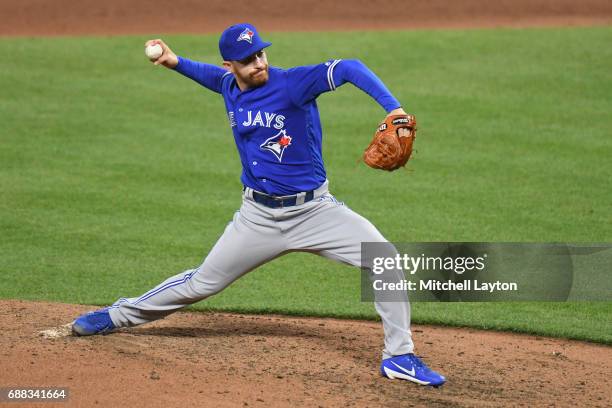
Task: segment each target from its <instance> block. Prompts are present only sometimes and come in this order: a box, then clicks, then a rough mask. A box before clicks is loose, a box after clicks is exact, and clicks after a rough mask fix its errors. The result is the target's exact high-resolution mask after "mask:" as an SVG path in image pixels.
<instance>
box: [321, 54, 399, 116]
mask: <svg viewBox="0 0 612 408" xmlns="http://www.w3.org/2000/svg"><path fill="white" fill-rule="evenodd" d="M329 77H330V80H331V84H330V85H331V87H332V88H333V89H332V90H335V89H336V88H337V87H339V86H341V85H342V84H344V83H346V82H350V83H351V84H353V85H355V86H356V87H357V88H359V89H361V90H362V91H364V92H365V93H367V94H368V95H370V96H371V97H372V98H373V99H374V100H376V102H378V104H379V105H380V106H382V107H383V108H384V109H385V110H386V111H387V112H391V111H392V110H393V109H397V108H399V107H400V106H402V105H401V104H400V103H399V101H398V100H397V99H396V98H395V97H394V96H393V95H392V94H391V92H390V91H389V89H387V87H386V86H385V84H383V82H382V81H381V80H380V78H378V77H377V76H376V74H374V72H372V71H371V70H370V69H369V68H368V67H367V66H365V64H364V63H362V62H361V61H359V60H340V61H339V62H338V63H337V64H336V65H335V66H334V67H333V70H332V72H331V73H330V74H329Z"/></svg>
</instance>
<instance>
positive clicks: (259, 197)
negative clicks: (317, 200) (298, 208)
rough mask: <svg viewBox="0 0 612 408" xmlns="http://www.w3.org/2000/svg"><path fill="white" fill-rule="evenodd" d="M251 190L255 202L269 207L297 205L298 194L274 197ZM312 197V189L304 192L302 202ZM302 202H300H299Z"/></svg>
mask: <svg viewBox="0 0 612 408" xmlns="http://www.w3.org/2000/svg"><path fill="white" fill-rule="evenodd" d="M252 191H253V200H255V202H256V203H259V204H262V205H265V206H266V207H270V208H283V207H292V206H294V205H297V199H298V196H299V195H300V194H296V195H291V196H282V197H276V196H271V195H268V194H263V193H259V192H257V191H255V190H252ZM313 198H314V190H312V191H308V192H306V195H305V196H304V202H305V203H307V202H308V201H311V200H312V199H313ZM300 204H302V203H300Z"/></svg>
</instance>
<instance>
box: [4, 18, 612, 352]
mask: <svg viewBox="0 0 612 408" xmlns="http://www.w3.org/2000/svg"><path fill="white" fill-rule="evenodd" d="M267 37H269V38H271V41H272V42H273V43H274V45H273V46H272V47H271V48H270V49H269V52H268V57H269V60H270V63H271V64H272V65H277V66H281V67H289V66H293V65H305V64H311V63H319V62H321V61H325V60H327V59H330V58H360V59H361V60H363V61H364V62H365V63H366V64H367V65H368V66H370V67H371V68H372V69H373V70H374V71H375V72H376V73H377V74H378V75H379V76H380V77H381V78H382V79H383V81H384V82H385V83H386V84H387V85H388V86H389V88H390V89H391V90H392V91H393V93H394V94H395V95H396V96H397V97H398V99H400V101H402V102H403V103H404V105H405V107H406V110H407V111H409V112H413V113H415V114H416V115H417V118H418V120H419V128H420V130H419V135H418V141H417V149H418V153H417V154H416V156H415V157H414V159H413V160H412V161H411V162H410V164H409V166H408V171H398V172H395V173H392V174H387V173H383V172H380V171H373V170H371V169H369V168H367V167H365V166H364V165H363V164H357V161H358V159H359V157H360V154H361V152H362V150H363V148H364V147H365V146H366V145H367V143H368V142H369V140H370V138H371V133H372V129H373V128H374V127H375V125H376V124H377V123H378V121H379V120H380V119H381V118H382V117H383V115H384V112H383V111H382V109H381V108H380V107H379V106H378V105H377V104H376V103H375V102H373V101H371V100H370V99H369V97H367V96H366V95H365V94H362V93H361V92H360V91H358V90H356V89H355V88H353V87H352V86H350V85H345V86H343V87H342V88H340V89H339V90H338V91H336V92H335V93H334V94H325V95H322V96H321V97H320V98H319V107H320V112H321V117H322V121H323V126H324V134H325V136H324V157H325V160H326V163H327V169H328V176H329V178H330V180H331V189H332V192H333V193H334V194H335V195H336V196H337V197H338V198H339V199H341V200H343V201H345V202H347V204H348V205H349V206H350V207H351V208H352V209H354V210H355V211H357V212H359V213H361V214H362V215H364V216H366V217H367V218H368V219H370V220H371V221H372V222H373V223H374V224H375V225H376V226H377V227H378V228H379V229H380V230H381V231H382V232H383V234H384V235H385V236H386V237H387V238H388V239H389V240H391V241H509V242H513V241H516V242H530V241H537V242H548V241H560V242H568V241H580V242H609V241H612V222H611V221H612V220H611V216H610V214H612V194H611V192H612V177H611V174H612V160H610V158H611V157H612V134H611V132H612V115H610V112H611V111H612V98H610V95H612V76H611V75H610V73H609V72H610V71H609V69H610V66H612V49H611V48H610V47H609V44H610V43H612V28H605V27H604V28H572V29H528V30H515V29H500V30H467V31H450V30H449V31H414V32H385V33H375V32H368V33H359V32H353V33H334V34H329V33H319V34H316V33H309V34H308V35H303V34H299V33H291V34H287V33H283V34H281V33H272V34H269V35H267ZM147 38H148V37H145V36H142V37H140V36H132V37H110V38H53V39H51V38H35V39H32V38H21V39H16V38H3V39H0V52H1V53H2V55H3V56H4V58H3V61H2V63H1V64H0V89H1V92H0V213H1V218H0V279H1V281H2V284H1V285H0V297H2V298H20V299H31V300H51V301H61V302H69V303H87V304H100V305H103V304H108V303H110V302H113V301H114V300H115V299H116V298H118V297H120V296H136V295H139V294H140V293H142V292H143V291H145V290H148V289H150V288H151V287H152V286H153V285H155V284H157V283H159V282H160V281H162V280H163V279H165V278H167V277H168V276H170V275H173V274H175V273H178V272H181V271H182V270H184V269H188V268H190V267H193V266H195V265H197V264H199V263H200V262H201V260H202V259H203V257H204V256H205V254H206V253H207V251H208V250H209V249H210V248H211V247H212V245H213V244H214V243H215V241H216V239H217V238H218V237H219V236H220V234H221V233H222V231H223V229H224V227H225V225H226V224H227V222H229V221H230V220H231V217H232V215H233V213H234V211H235V210H236V209H237V208H238V206H239V205H240V191H241V185H240V181H239V174H240V165H239V160H238V156H237V153H236V148H235V146H234V144H233V138H232V136H231V132H230V129H229V126H228V121H227V119H226V117H225V111H224V106H223V101H222V98H221V97H220V96H218V95H215V94H213V93H211V92H208V91H207V90H205V89H204V88H201V87H199V86H198V85H197V84H195V83H193V82H192V81H190V80H188V79H185V78H183V77H181V76H180V75H178V74H175V73H173V72H170V71H168V70H166V69H163V68H160V67H153V66H152V65H151V64H149V63H148V62H147V61H146V59H145V57H144V55H143V52H142V46H143V43H144V41H145V40H146V39H147ZM164 38H165V40H166V41H167V43H168V44H169V45H170V46H171V47H172V48H173V49H174V51H175V52H177V53H178V54H179V55H184V56H187V57H190V58H193V59H198V60H202V61H206V62H211V63H217V62H219V57H218V51H217V45H216V42H217V36H216V35H212V36H166V37H164ZM194 308H195V309H212V310H231V311H241V312H256V313H259V312H280V313H288V314H306V315H324V316H340V317H358V318H368V319H369V318H376V314H375V311H374V308H373V306H372V304H368V303H361V302H360V301H359V272H358V271H356V270H355V269H352V268H349V267H346V266H342V265H337V264H334V263H332V262H330V261H327V260H325V259H321V258H318V257H315V256H312V255H306V254H291V255H288V256H286V257H283V258H281V259H278V260H275V261H273V262H272V263H270V264H268V265H265V266H263V267H261V268H260V269H258V270H256V271H255V272H253V273H251V274H249V275H248V276H246V277H244V278H242V279H240V280H238V281H237V282H235V283H234V284H233V285H232V286H231V287H230V288H228V289H227V290H226V291H224V292H223V293H221V294H219V295H217V296H215V297H213V298H211V299H208V300H207V301H205V302H201V303H199V304H197V305H195V306H194ZM413 318H414V321H415V322H419V323H435V324H451V325H465V326H474V327H483V328H495V329H503V330H514V331H522V332H529V333H538V334H544V335H553V336H562V337H568V338H577V339H586V340H592V341H599V342H604V343H612V302H593V303H587V302H580V303H478V304H475V303H464V304H458V303H415V304H413Z"/></svg>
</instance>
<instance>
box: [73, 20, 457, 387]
mask: <svg viewBox="0 0 612 408" xmlns="http://www.w3.org/2000/svg"><path fill="white" fill-rule="evenodd" d="M154 45H159V46H161V48H162V51H163V52H162V54H161V55H160V56H159V57H157V58H156V59H154V60H153V63H154V64H156V65H163V66H165V67H166V68H169V69H170V70H173V71H176V72H178V73H179V74H181V75H184V76H186V77H188V78H191V79H192V80H194V81H195V82H197V83H198V84H200V85H202V86H203V87H205V88H208V89H209V90H210V91H212V92H215V93H218V94H220V95H221V96H222V97H223V99H224V101H225V107H226V109H227V118H228V121H229V125H230V127H231V129H232V132H233V136H234V141H235V142H236V146H237V148H238V153H239V155H240V161H241V163H242V175H241V181H242V184H243V185H244V189H243V192H242V205H241V207H240V209H239V211H237V212H236V213H235V214H234V217H233V220H232V221H231V222H230V223H229V224H228V225H227V227H226V228H225V231H224V232H223V234H222V235H221V237H220V238H219V240H218V241H217V243H216V244H215V245H214V247H213V248H212V250H211V251H210V252H209V253H208V255H207V256H206V258H205V260H204V262H203V263H202V264H201V265H200V266H199V267H198V268H196V269H189V270H186V271H184V272H182V273H180V274H178V275H176V276H173V277H171V278H169V279H167V280H166V281H164V282H162V283H161V284H159V285H158V286H156V287H155V288H153V289H151V290H150V291H148V292H146V293H144V294H142V295H141V296H138V297H134V298H121V299H119V300H117V301H116V302H115V303H114V304H113V305H112V306H110V307H107V308H104V309H101V310H97V311H94V312H90V313H87V314H84V315H82V316H80V317H78V318H77V319H76V320H75V321H74V323H73V326H72V328H73V332H74V333H75V334H77V335H81V336H88V335H93V334H106V333H109V332H111V331H113V330H114V329H115V328H119V327H130V326H136V325H140V324H143V323H147V322H151V321H153V320H156V319H160V318H163V317H165V316H168V315H169V314H171V313H173V312H175V311H177V310H179V309H181V308H183V307H185V306H187V305H190V304H193V303H195V302H198V301H200V300H203V299H206V298H207V297H209V296H212V295H214V294H216V293H219V292H220V291H222V290H223V289H224V288H226V287H227V286H228V285H230V284H231V283H232V282H233V281H235V280H236V279H238V278H240V277H241V276H243V275H244V274H246V273H248V272H250V271H252V270H253V269H255V268H256V267H258V266H259V265H262V264H264V263H266V262H268V261H270V260H272V259H274V258H276V257H278V256H281V255H283V254H286V253H288V252H291V251H306V252H310V253H313V254H317V255H320V256H324V257H326V258H330V259H333V260H336V261H338V262H343V263H346V264H349V265H352V266H356V267H360V266H361V242H387V241H386V239H385V238H384V237H383V236H382V235H381V233H380V232H379V231H378V230H377V229H376V227H374V225H372V224H371V223H370V222H369V221H368V220H366V219H365V218H363V217H362V216H360V215H359V214H357V213H355V212H354V211H352V210H351V209H349V208H348V207H347V206H345V205H344V204H343V203H342V202H339V201H338V200H336V199H335V198H334V196H333V195H332V194H331V193H330V192H329V187H328V180H327V177H326V172H325V165H324V163H323V158H322V154H321V144H322V143H321V141H322V131H321V122H320V119H319V112H318V108H317V103H316V99H317V97H318V96H319V95H321V94H322V93H324V92H330V91H334V90H335V89H336V88H337V87H339V86H341V85H343V84H345V83H347V82H349V83H351V84H353V85H354V86H356V87H357V88H359V89H361V90H362V91H364V92H366V93H367V94H368V95H370V96H371V97H372V99H374V100H375V101H376V102H377V103H378V104H379V105H380V106H381V107H383V108H384V109H385V111H386V112H387V113H388V115H387V116H386V118H385V120H384V121H383V122H382V123H381V124H380V125H379V127H378V130H377V131H376V134H375V137H374V140H373V141H372V143H371V144H370V146H369V147H368V148H367V149H366V151H365V153H364V161H365V162H366V163H367V164H368V165H370V166H371V167H374V168H378V169H385V170H394V169H397V168H399V167H401V166H403V165H404V164H405V163H406V161H407V160H408V158H409V157H410V153H411V151H412V143H413V141H414V137H415V130H416V122H415V119H414V116H412V115H407V114H406V112H404V110H403V109H402V107H401V104H400V103H399V102H398V101H397V99H396V98H395V97H394V96H393V95H392V94H391V93H390V92H389V90H388V89H387V88H386V87H385V85H384V84H383V83H382V82H381V80H380V79H379V78H378V77H376V75H374V73H373V72H372V71H370V70H369V69H368V68H367V67H366V66H365V65H364V64H363V63H361V62H359V61H357V60H339V59H335V60H329V61H327V62H324V63H321V64H318V65H311V66H300V67H295V68H290V69H281V68H277V67H273V66H269V65H268V61H267V56H266V51H265V49H266V48H267V47H269V46H270V45H271V44H270V43H269V42H265V41H263V40H262V39H261V37H260V36H259V34H258V32H257V30H256V29H255V27H253V26H252V25H250V24H237V25H233V26H231V27H229V28H227V29H226V30H225V31H224V32H223V33H222V34H221V37H220V39H219V50H220V52H221V56H222V57H223V67H219V66H215V65H210V64H205V63H202V62H197V61H192V60H189V59H187V58H184V57H180V56H177V55H176V54H174V53H173V52H172V50H171V49H170V48H169V47H168V46H167V45H166V44H165V43H164V42H163V41H162V40H151V41H148V42H147V43H146V44H145V46H154ZM389 247H390V248H392V246H389ZM394 251H395V250H394V249H393V251H390V253H389V254H386V255H388V256H389V257H394V256H395V254H396V253H395V252H394ZM236 254H240V256H237V255H236ZM397 274H398V276H399V277H402V278H403V272H402V271H401V270H398V271H397ZM375 307H376V310H377V312H378V313H379V315H380V317H381V319H382V323H383V329H384V334H385V336H384V338H385V340H384V349H383V352H382V364H381V374H382V375H383V376H385V377H388V378H392V379H393V378H397V379H404V380H409V381H413V382H415V383H418V384H422V385H431V386H439V385H442V384H443V383H444V382H445V381H446V380H445V378H444V376H442V375H440V374H438V373H436V372H435V371H433V370H431V369H429V368H428V367H427V366H426V365H425V364H424V363H423V362H422V361H421V360H420V359H419V358H418V357H417V356H416V355H415V354H414V353H413V348H414V346H413V343H412V337H411V332H410V305H409V303H408V298H407V295H406V297H405V299H404V301H399V302H398V301H395V302H382V301H377V302H375Z"/></svg>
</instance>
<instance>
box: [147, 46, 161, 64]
mask: <svg viewBox="0 0 612 408" xmlns="http://www.w3.org/2000/svg"><path fill="white" fill-rule="evenodd" d="M163 53H164V50H163V49H162V47H161V45H159V44H153V45H147V47H146V48H145V55H146V56H147V58H148V59H150V60H152V61H153V60H156V59H158V58H159V57H161V55H162V54H163Z"/></svg>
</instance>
